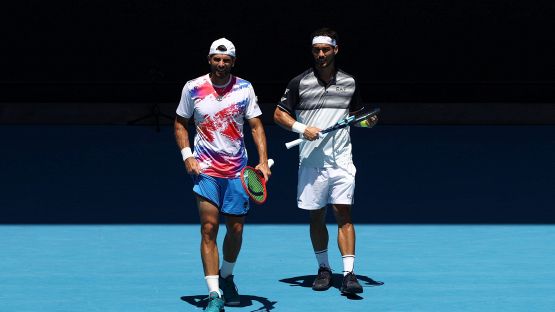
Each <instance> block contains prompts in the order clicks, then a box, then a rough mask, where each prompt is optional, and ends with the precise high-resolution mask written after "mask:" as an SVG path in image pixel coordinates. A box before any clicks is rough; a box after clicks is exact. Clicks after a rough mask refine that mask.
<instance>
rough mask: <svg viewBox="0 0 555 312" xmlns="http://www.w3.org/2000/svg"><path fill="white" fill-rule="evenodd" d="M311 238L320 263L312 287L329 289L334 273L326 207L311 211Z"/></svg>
mask: <svg viewBox="0 0 555 312" xmlns="http://www.w3.org/2000/svg"><path fill="white" fill-rule="evenodd" d="M310 240H311V241H312V248H313V249H314V253H315V254H316V259H317V260H318V265H319V268H318V275H317V276H316V279H315V280H314V283H313V284H312V289H314V290H317V291H320V290H327V289H329V288H330V287H331V285H332V273H331V269H330V265H329V261H328V242H329V234H328V228H327V227H326V207H324V208H320V209H318V210H311V211H310Z"/></svg>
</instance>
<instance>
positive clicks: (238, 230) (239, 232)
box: [227, 223, 243, 239]
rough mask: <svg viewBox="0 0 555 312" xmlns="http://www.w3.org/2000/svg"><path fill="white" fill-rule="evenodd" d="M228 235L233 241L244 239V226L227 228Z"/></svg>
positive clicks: (237, 224) (238, 225) (236, 225)
mask: <svg viewBox="0 0 555 312" xmlns="http://www.w3.org/2000/svg"><path fill="white" fill-rule="evenodd" d="M227 234H228V235H229V236H230V237H231V238H233V239H241V237H243V224H239V223H236V224H233V225H230V226H228V227H227Z"/></svg>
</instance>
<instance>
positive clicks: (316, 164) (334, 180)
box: [274, 28, 377, 294]
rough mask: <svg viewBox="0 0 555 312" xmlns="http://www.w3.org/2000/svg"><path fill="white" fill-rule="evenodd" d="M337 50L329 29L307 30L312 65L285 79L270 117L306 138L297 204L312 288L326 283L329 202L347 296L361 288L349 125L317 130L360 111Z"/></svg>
mask: <svg viewBox="0 0 555 312" xmlns="http://www.w3.org/2000/svg"><path fill="white" fill-rule="evenodd" d="M338 51H339V48H338V45H337V32H335V31H334V30H332V29H329V28H321V29H318V30H316V31H315V32H314V33H313V34H312V56H313V58H314V67H312V68H310V69H308V70H306V71H304V72H303V73H302V74H300V75H298V76H296V77H295V78H293V79H292V80H291V81H290V82H289V84H288V85H287V89H286V90H285V94H284V95H283V96H282V98H281V100H280V102H279V103H278V105H277V108H276V110H275V112H274V121H275V122H276V123H277V124H278V125H280V126H281V127H283V128H285V129H287V130H291V131H294V132H297V133H299V135H300V136H301V137H304V139H306V140H304V141H303V142H302V143H301V145H300V150H299V172H298V185H297V205H298V207H299V208H301V209H304V210H308V211H309V212H310V238H311V241H312V246H313V248H314V252H315V254H316V259H317V261H318V265H319V269H318V276H317V277H316V279H315V281H314V284H313V285H312V289H314V290H317V291H320V290H327V289H329V288H330V287H331V286H332V273H331V268H330V264H329V261H328V241H329V236H328V231H327V228H326V222H325V219H326V207H327V206H328V205H331V206H332V207H333V212H334V215H335V218H336V220H337V224H338V236H337V240H338V245H339V249H340V252H341V255H342V257H343V282H342V285H341V292H342V293H347V294H349V293H350V294H353V293H361V292H362V291H363V290H362V287H361V285H360V284H359V283H358V280H357V278H356V275H355V274H354V271H353V268H354V260H355V228H354V226H353V223H352V221H351V206H352V205H353V197H354V190H355V173H356V168H355V166H354V164H353V160H352V154H351V139H350V135H349V127H346V128H343V129H339V130H337V131H333V132H330V133H327V134H324V135H321V134H320V133H319V132H320V130H321V129H325V128H327V127H330V126H332V125H334V124H335V123H337V122H338V121H340V120H342V119H344V118H346V117H347V116H349V114H350V113H352V112H356V111H359V110H362V109H364V107H363V106H364V105H363V103H362V101H361V99H360V95H359V90H358V88H357V84H356V81H355V78H354V77H353V76H351V75H349V74H347V73H345V72H344V71H342V70H340V69H338V68H337V67H336V64H335V56H336V54H337V53H338ZM376 122H377V119H376V117H369V118H368V119H367V120H364V121H363V122H361V123H360V124H358V125H357V126H363V127H371V126H373V125H374V124H375V123H376Z"/></svg>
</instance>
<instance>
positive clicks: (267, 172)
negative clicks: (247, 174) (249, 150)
mask: <svg viewBox="0 0 555 312" xmlns="http://www.w3.org/2000/svg"><path fill="white" fill-rule="evenodd" d="M254 169H256V170H260V172H262V174H263V175H264V180H266V182H268V180H270V176H271V175H272V171H271V170H270V166H268V162H263V163H259V164H258V165H257V166H256V167H255V168H254Z"/></svg>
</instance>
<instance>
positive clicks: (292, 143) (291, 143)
mask: <svg viewBox="0 0 555 312" xmlns="http://www.w3.org/2000/svg"><path fill="white" fill-rule="evenodd" d="M302 141H303V139H296V140H293V141H291V142H287V143H285V147H287V149H290V148H292V147H294V146H297V145H299V144H301V142H302Z"/></svg>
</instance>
